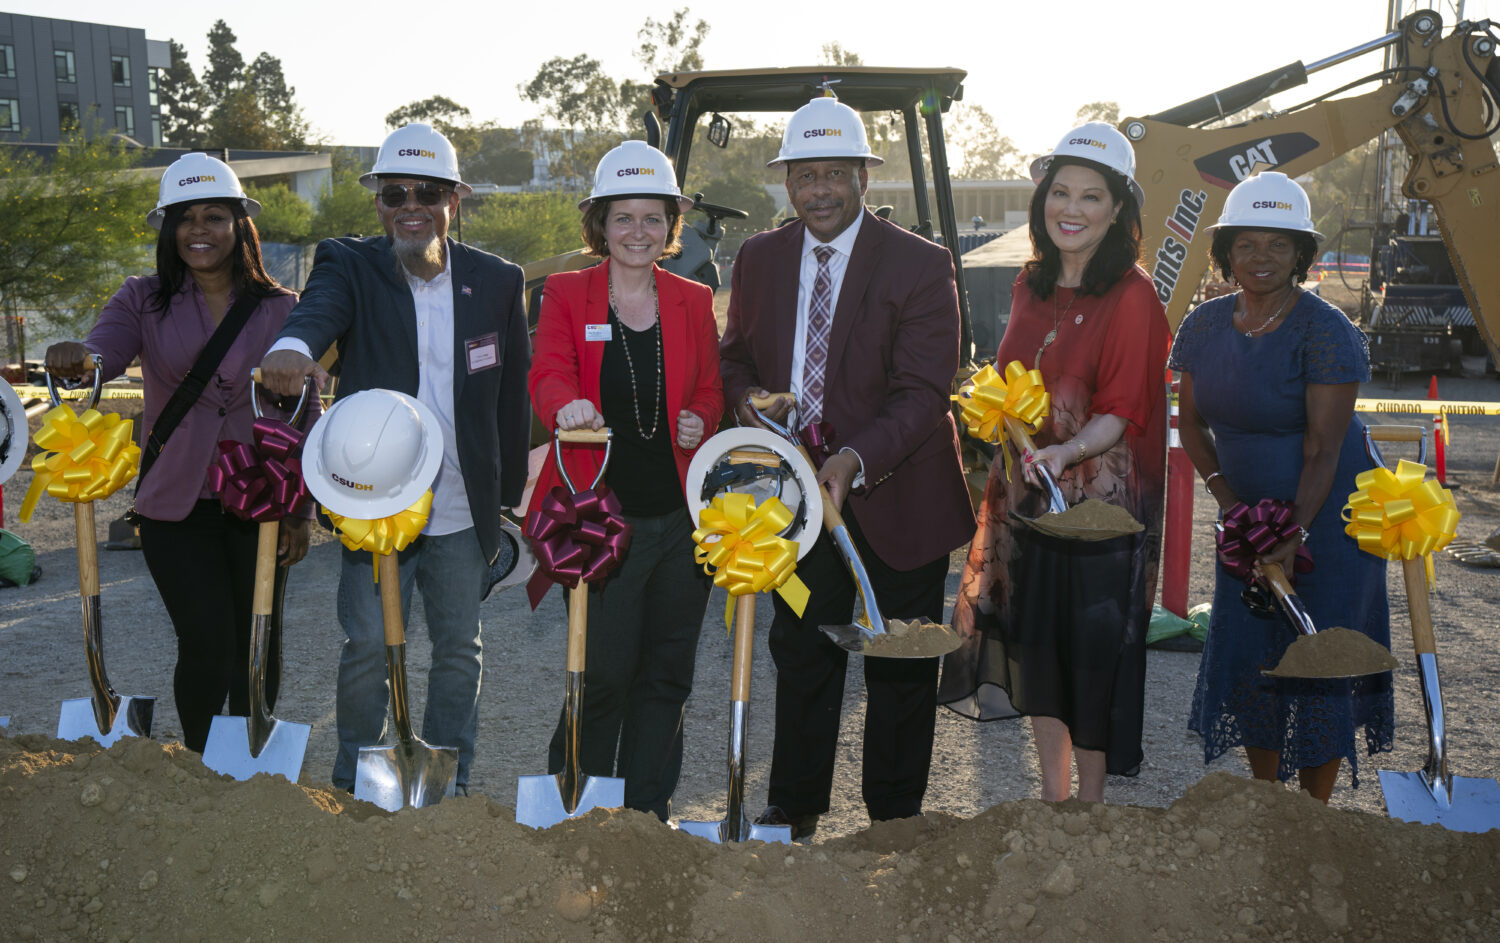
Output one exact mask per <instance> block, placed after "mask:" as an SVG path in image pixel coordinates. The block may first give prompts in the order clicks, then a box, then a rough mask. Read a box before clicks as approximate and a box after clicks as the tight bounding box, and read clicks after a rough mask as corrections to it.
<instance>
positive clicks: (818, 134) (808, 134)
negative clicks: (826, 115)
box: [802, 128, 844, 138]
mask: <svg viewBox="0 0 1500 943" xmlns="http://www.w3.org/2000/svg"><path fill="white" fill-rule="evenodd" d="M802 136H803V137H805V138H841V137H843V136H844V130H843V129H842V128H808V129H807V130H806V131H803V132H802Z"/></svg>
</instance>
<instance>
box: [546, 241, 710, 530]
mask: <svg viewBox="0 0 1500 943" xmlns="http://www.w3.org/2000/svg"><path fill="white" fill-rule="evenodd" d="M656 296H657V303H658V305H659V306H660V309H661V345H662V360H663V362H664V366H665V369H666V376H665V386H666V396H667V419H668V421H669V422H670V423H671V427H670V429H669V430H668V431H669V432H670V433H671V441H672V453H673V458H675V459H676V460H677V478H678V480H679V481H685V480H686V478H687V469H688V463H689V462H691V461H692V460H693V453H694V452H696V451H697V449H692V450H688V449H682V448H678V447H677V414H678V413H679V412H680V411H682V410H684V409H687V410H690V411H692V412H694V413H697V414H698V415H699V416H700V417H702V419H703V430H704V431H703V438H704V440H705V441H706V440H707V439H708V437H709V436H711V435H713V433H714V430H715V429H717V428H718V426H719V417H720V416H722V415H723V413H724V392H723V389H722V387H721V385H720V382H719V352H718V341H719V329H718V325H717V324H716V323H715V321H714V302H713V297H714V296H713V290H712V289H710V288H709V287H708V286H707V285H703V284H700V283H698V282H694V281H689V280H688V279H685V278H682V277H680V276H677V275H673V274H672V273H670V272H665V271H662V270H661V269H659V268H658V269H657V270H656ZM607 323H609V260H607V259H606V260H605V261H604V263H603V264H601V265H596V266H594V267H592V268H586V269H583V270H581V271H577V272H561V273H559V274H557V275H551V276H548V278H547V285H546V287H545V288H544V289H543V290H542V310H541V313H540V315H539V316H538V319H537V326H536V335H535V336H534V337H533V339H532V343H533V348H534V349H533V350H532V354H531V373H530V374H529V376H528V379H527V384H528V387H529V388H530V390H531V404H532V407H533V408H535V409H536V414H537V416H538V417H539V418H540V419H541V421H542V425H543V426H544V427H546V428H547V429H554V428H556V420H557V411H558V410H559V409H561V408H562V407H563V406H565V405H567V404H568V403H571V402H572V401H573V400H575V399H587V400H588V401H589V402H591V403H593V404H594V408H595V409H600V405H599V367H600V365H601V364H602V363H603V362H604V342H603V341H589V340H585V339H584V328H585V325H589V324H607ZM601 412H602V410H601ZM603 458H604V447H603V446H591V445H564V446H563V461H564V462H566V463H567V467H568V477H570V478H572V479H573V485H574V486H575V487H577V488H579V489H580V490H581V489H583V488H587V487H588V486H589V484H590V483H591V482H593V480H594V476H595V475H597V474H598V473H599V463H600V461H601V460H602V459H603ZM558 484H562V476H560V475H559V474H558V473H557V464H556V461H555V460H554V459H553V458H552V457H551V456H550V455H549V456H548V458H547V463H546V464H545V465H544V466H543V467H542V472H541V475H540V476H538V478H537V483H536V488H535V489H534V490H533V491H532V494H531V505H530V507H529V508H528V509H527V511H528V513H529V512H530V511H532V510H535V509H536V508H537V507H539V506H540V504H541V501H542V498H543V497H545V496H546V494H547V492H548V491H551V490H552V486H553V485H558Z"/></svg>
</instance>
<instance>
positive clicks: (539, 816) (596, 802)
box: [516, 773, 625, 828]
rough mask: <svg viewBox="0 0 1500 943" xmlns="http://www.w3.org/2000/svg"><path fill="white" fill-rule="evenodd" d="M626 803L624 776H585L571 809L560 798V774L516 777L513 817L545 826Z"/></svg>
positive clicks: (536, 825) (534, 824) (538, 825)
mask: <svg viewBox="0 0 1500 943" xmlns="http://www.w3.org/2000/svg"><path fill="white" fill-rule="evenodd" d="M624 805H625V780H623V779H621V778H619V777H618V776H585V777H583V789H582V790H581V791H580V792H579V794H578V805H577V806H576V807H575V808H574V809H573V811H572V812H569V811H568V807H567V804H566V803H564V802H563V790H562V784H561V783H560V781H559V776H557V775H553V774H551V773H546V774H543V775H540V776H518V777H516V821H517V822H519V823H520V824H522V825H529V826H531V827H532V828H547V827H549V826H552V825H556V824H557V823H558V822H561V821H563V820H564V819H573V818H577V817H578V816H580V815H582V814H584V813H585V812H587V811H589V810H590V809H619V808H623V807H624Z"/></svg>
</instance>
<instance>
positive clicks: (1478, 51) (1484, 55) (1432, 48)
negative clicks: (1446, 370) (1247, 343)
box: [1120, 11, 1500, 361]
mask: <svg viewBox="0 0 1500 943" xmlns="http://www.w3.org/2000/svg"><path fill="white" fill-rule="evenodd" d="M1441 27H1442V20H1441V18H1440V17H1439V16H1438V15H1437V14H1436V13H1434V12H1432V11H1421V12H1419V13H1415V14H1413V15H1411V16H1409V17H1407V18H1406V19H1405V20H1403V21H1402V22H1401V24H1400V26H1399V28H1398V29H1397V30H1396V31H1395V32H1394V33H1392V34H1390V35H1389V36H1387V37H1383V38H1381V39H1379V40H1375V41H1373V42H1371V43H1367V44H1365V45H1364V46H1361V47H1358V48H1357V49H1355V50H1351V51H1350V52H1349V53H1346V54H1342V55H1340V56H1338V57H1333V58H1330V59H1327V60H1323V61H1322V62H1321V63H1315V64H1314V65H1313V66H1309V67H1306V68H1304V67H1303V66H1302V65H1301V63H1296V64H1294V65H1293V66H1289V67H1287V68H1285V69H1281V70H1277V71H1275V72H1270V73H1266V74H1265V75H1263V76H1260V77H1258V78H1256V79H1252V80H1250V81H1248V82H1242V83H1240V84H1239V85H1236V86H1231V87H1230V88H1227V89H1224V90H1223V91H1221V92H1217V93H1214V94H1213V95H1208V96H1204V97H1203V98H1201V99H1197V100H1196V101H1193V102H1188V103H1186V104H1184V105H1180V106H1178V107H1176V108H1173V109H1171V110H1170V111H1166V112H1162V113H1160V114H1158V115H1156V116H1148V117H1144V118H1130V119H1127V120H1126V121H1124V122H1122V123H1121V125H1120V128H1121V130H1122V131H1123V132H1124V133H1125V135H1126V136H1127V137H1128V138H1130V140H1131V141H1132V143H1133V144H1134V146H1135V151H1136V167H1137V168H1138V170H1137V176H1138V178H1139V182H1140V184H1141V186H1142V187H1143V188H1144V189H1145V191H1146V204H1145V206H1144V208H1143V211H1142V214H1141V216H1142V220H1141V222H1142V232H1143V246H1142V255H1143V256H1144V258H1143V265H1144V266H1145V268H1146V269H1147V271H1149V272H1150V273H1151V277H1152V280H1153V282H1154V283H1155V285H1156V290H1157V294H1158V295H1159V296H1160V298H1161V300H1162V303H1163V304H1164V305H1166V308H1167V317H1168V320H1169V321H1170V322H1171V324H1172V327H1173V329H1174V330H1175V329H1176V327H1177V325H1178V324H1179V323H1180V322H1181V321H1182V318H1183V316H1184V315H1185V314H1186V313H1187V309H1188V305H1189V304H1190V302H1191V301H1192V298H1193V295H1194V293H1195V292H1196V290H1197V288H1198V284H1199V282H1200V280H1201V279H1202V276H1203V274H1204V272H1205V271H1206V270H1207V268H1208V264H1209V258H1208V243H1209V237H1208V234H1207V232H1206V231H1205V227H1207V226H1208V225H1209V224H1211V223H1212V222H1213V221H1214V220H1216V219H1218V217H1219V212H1220V210H1222V209H1223V206H1224V198H1225V197H1226V196H1228V194H1229V191H1230V190H1231V189H1232V188H1233V187H1234V185H1235V184H1236V183H1238V182H1239V181H1241V180H1243V179H1245V178H1246V177H1248V176H1250V175H1251V174H1252V173H1255V172H1257V171H1259V170H1279V171H1282V172H1283V173H1286V174H1287V175H1288V176H1292V177H1296V176H1299V175H1301V174H1303V173H1306V172H1307V171H1309V170H1312V169H1313V168H1315V167H1318V166H1320V165H1322V164H1325V163H1327V162H1328V161H1330V160H1332V159H1333V158H1335V157H1338V156H1339V155H1340V154H1344V153H1346V152H1348V151H1349V150H1351V149H1353V148H1355V147H1358V146H1359V145H1361V144H1363V143H1365V142H1366V141H1369V140H1371V139H1373V138H1374V137H1376V136H1377V135H1379V134H1380V133H1381V132H1383V131H1386V130H1388V129H1392V128H1394V129H1395V130H1396V132H1397V133H1398V134H1399V136H1400V137H1401V140H1402V141H1403V142H1404V143H1405V145H1406V149H1407V152H1408V154H1409V156H1410V158H1411V169H1410V171H1409V172H1408V174H1407V176H1406V180H1405V183H1404V184H1403V186H1402V190H1403V192H1404V193H1405V194H1406V195H1407V196H1410V197H1416V198H1420V199H1423V200H1426V201H1428V202H1429V203H1431V204H1432V205H1433V207H1435V209H1436V213H1437V217H1438V222H1439V226H1440V228H1441V232H1442V234H1443V238H1444V241H1445V244H1446V246H1447V249H1448V253H1449V255H1450V256H1451V257H1452V260H1453V264H1454V268H1455V270H1456V271H1457V272H1458V273H1459V280H1460V283H1461V285H1462V287H1463V290H1464V294H1465V295H1466V296H1467V299H1468V302H1469V306H1470V308H1471V309H1472V311H1473V312H1474V320H1475V323H1476V324H1477V325H1478V326H1479V330H1480V333H1481V335H1482V336H1483V337H1484V340H1485V342H1486V343H1487V344H1488V345H1489V347H1490V351H1491V353H1492V354H1493V355H1495V358H1496V360H1497V361H1500V347H1497V339H1500V264H1496V260H1497V258H1500V163H1497V161H1496V157H1495V149H1494V146H1493V145H1492V144H1491V140H1490V137H1489V133H1490V132H1493V131H1494V130H1495V126H1496V124H1497V101H1500V93H1497V84H1500V60H1497V59H1496V52H1497V49H1496V42H1495V39H1494V37H1493V36H1492V35H1491V34H1490V33H1489V31H1488V27H1489V24H1488V22H1483V23H1460V24H1459V25H1458V27H1457V28H1456V29H1455V30H1454V31H1453V32H1452V33H1450V34H1449V35H1448V36H1446V37H1444V36H1442V35H1441ZM1385 45H1395V46H1396V47H1397V50H1398V55H1397V63H1398V64H1397V66H1396V68H1394V69H1392V70H1390V71H1388V72H1384V73H1382V74H1381V75H1379V76H1377V77H1376V78H1377V79H1378V80H1379V81H1381V83H1382V84H1380V86H1379V87H1377V88H1376V89H1375V90H1374V91H1370V92H1367V93H1365V94H1363V95H1356V96H1353V97H1349V98H1340V99H1330V98H1325V99H1323V100H1319V101H1315V102H1313V103H1311V104H1308V105H1306V106H1304V107H1300V108H1297V109H1294V110H1291V111H1287V112H1282V113H1276V114H1272V115H1269V116H1266V117H1264V118H1258V119H1256V120H1252V121H1249V122H1246V123H1244V124H1240V125H1235V126H1232V127H1221V128H1198V127H1193V126H1192V125H1193V124H1194V123H1197V122H1202V121H1205V120H1211V119H1213V118H1215V117H1219V116H1221V115H1223V114H1225V113H1229V112H1233V111H1236V110H1239V109H1241V108H1244V107H1246V106H1247V105H1249V104H1253V103H1254V102H1255V101H1257V100H1259V99H1260V98H1264V97H1265V96H1266V95H1269V94H1271V93H1273V92H1278V91H1282V90H1284V89H1286V88H1288V87H1291V86H1294V85H1296V84H1300V83H1301V81H1303V80H1305V76H1306V74H1307V73H1308V72H1312V71H1314V70H1315V69H1316V68H1318V67H1326V65H1327V64H1332V63H1333V62H1336V61H1343V59H1345V58H1349V57H1350V56H1351V55H1353V54H1362V53H1364V52H1368V51H1370V50H1372V49H1376V48H1379V47H1381V46H1385Z"/></svg>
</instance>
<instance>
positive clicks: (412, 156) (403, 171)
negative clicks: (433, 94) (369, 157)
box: [359, 122, 474, 196]
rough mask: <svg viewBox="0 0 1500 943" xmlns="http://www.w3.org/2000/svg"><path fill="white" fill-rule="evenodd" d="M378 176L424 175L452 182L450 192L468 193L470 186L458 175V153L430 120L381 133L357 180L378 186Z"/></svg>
mask: <svg viewBox="0 0 1500 943" xmlns="http://www.w3.org/2000/svg"><path fill="white" fill-rule="evenodd" d="M381 177H427V178H429V179H432V180H441V181H443V182H445V183H451V184H452V185H453V192H455V193H457V194H458V195H459V196H468V195H469V194H471V193H473V192H474V188H473V187H471V186H469V185H468V184H467V183H464V182H463V180H462V179H460V177H459V175H458V153H457V152H456V151H454V150H453V145H452V144H451V143H449V141H448V139H447V138H446V137H444V136H443V134H442V132H441V131H438V130H437V129H435V128H434V127H433V126H432V125H430V124H423V123H421V122H415V123H413V124H408V125H403V126H402V127H399V128H397V129H396V130H394V131H392V132H391V133H390V134H387V135H386V136H385V140H384V141H382V142H381V144H380V153H379V154H378V155H377V156H376V157H375V166H374V167H373V168H372V169H371V170H370V172H369V173H367V174H362V175H361V176H360V178H359V182H360V183H362V184H364V185H365V188H366V189H368V190H376V191H378V190H379V189H380V178H381Z"/></svg>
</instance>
